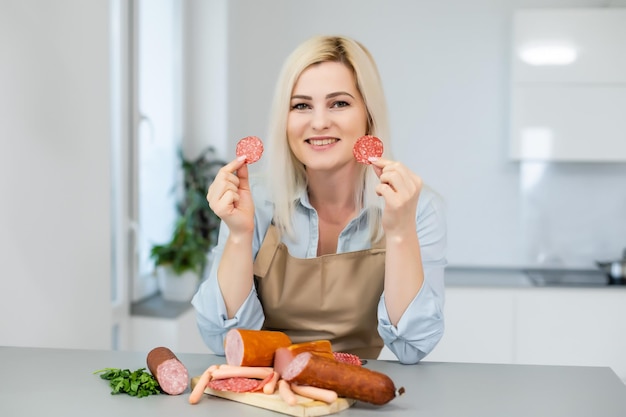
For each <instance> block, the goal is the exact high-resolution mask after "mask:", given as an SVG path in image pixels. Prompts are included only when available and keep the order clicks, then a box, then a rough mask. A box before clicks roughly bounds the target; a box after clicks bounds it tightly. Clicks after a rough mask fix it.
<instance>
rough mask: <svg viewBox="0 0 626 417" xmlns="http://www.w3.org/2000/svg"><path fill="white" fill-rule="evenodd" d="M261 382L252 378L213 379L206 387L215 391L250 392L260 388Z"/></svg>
mask: <svg viewBox="0 0 626 417" xmlns="http://www.w3.org/2000/svg"><path fill="white" fill-rule="evenodd" d="M263 383H264V382H263V381H259V380H258V379H252V378H243V377H234V378H226V379H215V380H213V381H210V382H209V384H208V387H209V388H211V389H214V390H216V391H230V392H252V391H256V390H258V389H259V388H262V387H263V386H262V385H261V384H263Z"/></svg>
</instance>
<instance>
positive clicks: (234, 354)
mask: <svg viewBox="0 0 626 417" xmlns="http://www.w3.org/2000/svg"><path fill="white" fill-rule="evenodd" d="M289 345H291V339H289V336H287V335H286V334H285V333H283V332H277V331H270V330H248V329H231V330H229V331H228V333H226V337H225V339H224V352H225V356H226V363H227V364H229V365H236V366H272V365H273V363H274V353H275V352H276V349H278V348H280V347H287V346H289Z"/></svg>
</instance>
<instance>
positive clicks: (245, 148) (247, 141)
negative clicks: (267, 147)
mask: <svg viewBox="0 0 626 417" xmlns="http://www.w3.org/2000/svg"><path fill="white" fill-rule="evenodd" d="M235 153H236V154H237V156H242V155H245V156H246V164H253V163H255V162H256V161H258V160H259V159H261V155H263V142H262V141H261V139H259V138H258V137H256V136H246V137H245V138H243V139H240V140H239V142H237V147H236V149H235Z"/></svg>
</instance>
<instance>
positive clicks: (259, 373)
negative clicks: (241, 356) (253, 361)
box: [211, 365, 274, 379]
mask: <svg viewBox="0 0 626 417" xmlns="http://www.w3.org/2000/svg"><path fill="white" fill-rule="evenodd" d="M273 372H274V370H273V369H272V368H268V367H265V366H230V365H226V366H224V365H222V366H220V367H219V368H218V369H216V370H214V371H213V372H212V373H211V379H226V378H235V377H243V378H254V379H265V378H267V377H268V376H271V375H272V373H273Z"/></svg>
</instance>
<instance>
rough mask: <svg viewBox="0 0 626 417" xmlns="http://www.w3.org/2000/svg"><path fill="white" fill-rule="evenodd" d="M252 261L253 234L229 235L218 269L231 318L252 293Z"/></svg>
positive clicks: (221, 287) (221, 289) (219, 282)
mask: <svg viewBox="0 0 626 417" xmlns="http://www.w3.org/2000/svg"><path fill="white" fill-rule="evenodd" d="M252 263H253V261H252V234H251V233H250V234H249V235H245V236H239V237H238V236H233V235H230V236H228V240H227V241H226V244H225V246H224V252H223V254H222V259H221V261H220V264H219V267H218V270H217V281H218V284H219V286H220V291H221V292H222V296H223V298H224V304H225V305H226V311H227V313H228V318H229V319H230V318H233V317H234V316H235V313H236V312H237V310H239V308H240V307H241V305H242V304H243V302H244V301H245V300H246V298H247V297H248V294H250V289H251V288H252V285H253V272H252Z"/></svg>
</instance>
